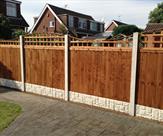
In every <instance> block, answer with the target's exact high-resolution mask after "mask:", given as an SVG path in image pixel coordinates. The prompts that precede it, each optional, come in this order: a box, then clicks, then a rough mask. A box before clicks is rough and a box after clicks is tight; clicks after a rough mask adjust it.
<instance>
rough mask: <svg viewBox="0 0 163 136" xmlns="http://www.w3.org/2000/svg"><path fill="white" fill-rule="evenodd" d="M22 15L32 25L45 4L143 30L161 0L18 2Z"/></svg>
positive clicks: (24, 0) (39, 0) (49, 0)
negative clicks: (20, 5)
mask: <svg viewBox="0 0 163 136" xmlns="http://www.w3.org/2000/svg"><path fill="white" fill-rule="evenodd" d="M20 1H22V7H21V8H22V15H23V16H24V18H25V19H26V20H27V22H28V23H29V25H30V27H31V26H32V25H33V17H34V16H39V14H40V13H41V11H42V9H43V7H44V6H45V4H46V3H49V4H52V5H55V6H59V7H62V8H64V6H65V5H68V7H67V9H70V10H74V11H77V12H80V13H84V14H88V15H91V16H93V17H94V18H95V19H96V20H98V21H101V20H104V21H105V23H106V25H107V24H108V23H110V22H111V20H113V19H115V20H119V21H122V22H126V23H128V24H135V25H137V26H139V27H141V28H144V27H145V26H146V24H147V22H148V14H149V12H150V11H151V10H153V9H154V8H155V7H156V6H157V4H158V3H160V2H162V0H20Z"/></svg>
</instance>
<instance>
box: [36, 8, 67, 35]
mask: <svg viewBox="0 0 163 136" xmlns="http://www.w3.org/2000/svg"><path fill="white" fill-rule="evenodd" d="M60 19H61V20H62V21H63V22H64V24H67V16H66V15H63V16H60ZM52 20H55V27H49V22H50V21H52ZM60 27H61V24H60V23H59V22H58V20H57V19H56V18H55V17H54V15H53V14H52V13H51V12H50V10H49V9H47V10H46V11H45V13H44V15H43V16H42V18H41V20H40V22H39V23H38V24H37V26H36V27H35V30H34V32H35V33H54V32H60Z"/></svg>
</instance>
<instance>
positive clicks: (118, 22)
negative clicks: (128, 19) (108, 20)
mask: <svg viewBox="0 0 163 136" xmlns="http://www.w3.org/2000/svg"><path fill="white" fill-rule="evenodd" d="M113 21H114V22H115V23H116V24H117V25H127V24H126V23H123V22H120V21H117V20H113Z"/></svg>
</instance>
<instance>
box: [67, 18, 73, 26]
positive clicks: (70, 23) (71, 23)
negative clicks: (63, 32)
mask: <svg viewBox="0 0 163 136" xmlns="http://www.w3.org/2000/svg"><path fill="white" fill-rule="evenodd" d="M68 22H69V27H74V17H73V16H69V20H68Z"/></svg>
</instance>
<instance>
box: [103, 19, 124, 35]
mask: <svg viewBox="0 0 163 136" xmlns="http://www.w3.org/2000/svg"><path fill="white" fill-rule="evenodd" d="M120 25H127V24H126V23H123V22H120V21H116V20H113V21H112V22H111V23H110V24H109V25H108V26H107V27H106V29H105V31H107V32H113V31H114V29H115V28H117V27H118V26H120Z"/></svg>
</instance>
